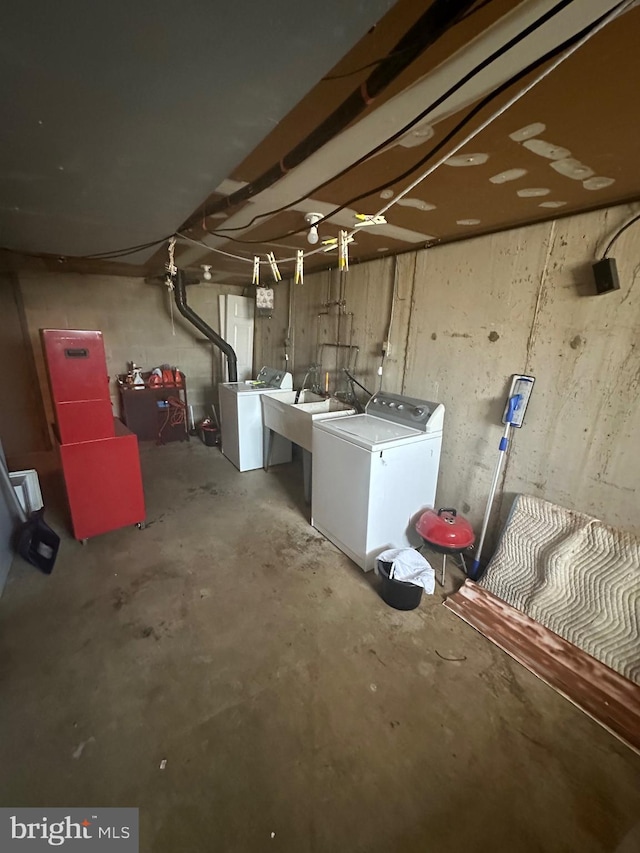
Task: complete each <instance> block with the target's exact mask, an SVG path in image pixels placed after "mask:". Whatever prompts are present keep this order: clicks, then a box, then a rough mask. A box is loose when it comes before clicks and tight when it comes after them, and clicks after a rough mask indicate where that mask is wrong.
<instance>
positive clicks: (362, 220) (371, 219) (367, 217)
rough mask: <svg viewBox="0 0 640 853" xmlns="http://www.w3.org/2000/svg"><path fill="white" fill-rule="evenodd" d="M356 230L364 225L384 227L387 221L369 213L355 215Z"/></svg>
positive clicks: (382, 217) (380, 216)
mask: <svg viewBox="0 0 640 853" xmlns="http://www.w3.org/2000/svg"><path fill="white" fill-rule="evenodd" d="M356 219H357V220H359V221H358V222H356V224H355V227H356V228H362V227H363V226H364V225H386V222H387V220H386V219H385V217H384V216H382V215H381V214H379V215H377V216H373V215H372V214H369V213H356Z"/></svg>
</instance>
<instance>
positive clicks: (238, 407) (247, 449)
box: [219, 367, 296, 471]
mask: <svg viewBox="0 0 640 853" xmlns="http://www.w3.org/2000/svg"><path fill="white" fill-rule="evenodd" d="M291 388H293V379H292V376H291V374H290V373H287V372H285V371H284V370H278V369H277V368H275V367H263V368H262V369H261V370H260V372H259V373H258V376H257V377H256V379H255V380H253V381H250V382H225V383H224V384H222V385H220V386H219V399H220V420H221V422H222V424H221V425H222V453H223V455H224V456H226V457H227V459H229V461H230V462H232V463H233V464H234V465H235V466H236V468H237V469H238V470H239V471H254V470H255V469H256V468H262V466H263V465H264V452H263V448H264V430H263V428H262V406H261V405H260V399H261V398H264V395H266V394H275V395H276V396H277V395H280V396H282V395H285V396H291V395H293V396H295V393H296V392H295V391H291V390H290V389H291ZM271 462H272V464H274V465H277V464H280V463H283V462H291V443H290V442H289V441H285V439H283V438H278V439H277V440H276V442H275V444H274V446H273V447H272V459H271Z"/></svg>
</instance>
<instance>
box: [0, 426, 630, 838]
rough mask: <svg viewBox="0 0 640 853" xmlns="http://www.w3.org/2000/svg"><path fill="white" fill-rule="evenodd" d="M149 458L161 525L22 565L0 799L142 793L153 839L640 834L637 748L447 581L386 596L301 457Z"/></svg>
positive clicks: (15, 573) (4, 615)
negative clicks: (306, 483)
mask: <svg viewBox="0 0 640 853" xmlns="http://www.w3.org/2000/svg"><path fill="white" fill-rule="evenodd" d="M142 460H143V469H144V478H145V487H146V496H147V506H148V520H149V522H150V525H149V527H148V528H147V529H146V530H144V531H138V530H136V529H134V528H131V529H126V530H121V531H117V532H114V533H110V534H107V535H105V536H102V537H99V538H97V539H94V540H92V541H91V542H89V544H88V545H87V546H85V547H82V546H81V545H79V544H78V543H76V542H74V541H73V540H72V539H71V538H70V537H69V536H68V535H66V536H65V539H64V541H63V544H62V547H61V551H60V556H59V559H58V564H57V566H56V568H55V571H54V573H53V575H52V576H51V577H45V576H42V575H39V574H38V573H37V572H36V571H35V570H34V569H31V568H30V567H28V566H26V565H25V564H23V563H21V562H20V561H18V560H17V561H16V563H15V564H14V568H13V570H12V573H11V576H10V579H9V583H8V585H7V588H6V590H5V593H4V596H3V598H2V599H1V600H0V619H1V622H2V644H1V646H0V672H1V677H2V688H1V689H2V693H1V700H0V701H1V711H0V728H1V731H2V743H1V746H0V759H1V761H0V767H1V771H0V776H1V779H0V802H1V804H2V805H14V806H18V805H21V806H74V805H83V806H88V805H93V806H110V805H126V806H138V807H139V808H140V814H141V832H142V842H141V850H142V851H144V852H145V853H146V851H153V853H169V851H172V853H173V852H174V851H188V853H191V851H194V853H195V851H225V853H227V851H240V852H241V853H245V851H247V853H253V851H265V850H266V851H269V850H272V851H291V853H305V851H319V853H320V851H321V853H325V851H349V853H360V851H362V853H377V851H385V853H387V851H403V853H412V851H416V853H417V851H420V853H424V851H436V853H441V851H442V853H446V851H456V852H457V851H498V850H500V851H502V850H509V851H545V853H546V851H554V853H555V851H571V853H573V851H580V853H589V851H614V850H620V851H622V850H625V851H626V850H637V849H639V848H638V847H636V846H634V844H633V841H632V837H633V838H634V839H636V841H637V836H636V835H635V833H636V832H637V826H636V829H635V830H634V826H635V825H636V822H637V821H638V818H639V816H640V785H639V784H638V783H639V781H640V758H638V756H636V755H635V754H633V753H632V752H631V751H630V750H629V749H627V748H626V747H625V746H623V745H622V744H620V743H619V742H618V741H617V740H615V739H614V738H613V737H612V736H611V735H609V734H608V733H607V732H606V731H604V730H603V729H601V728H600V727H599V726H598V725H597V724H596V723H594V722H593V721H592V720H590V719H589V718H588V717H586V716H585V715H584V714H582V713H581V712H580V711H578V710H577V709H576V708H574V707H573V706H572V705H571V704H570V703H569V702H567V701H566V700H565V699H563V698H562V697H560V696H559V695H557V694H556V693H554V691H553V690H551V689H550V688H548V687H547V686H545V685H544V684H542V683H541V682H540V681H538V680H537V679H536V678H535V677H534V676H533V675H531V674H530V673H529V672H527V670H525V669H524V668H522V667H521V666H519V665H518V664H517V663H515V662H514V661H512V660H511V659H510V658H509V657H508V656H507V655H506V654H504V653H503V652H501V651H500V650H499V649H497V648H496V647H495V646H493V645H492V644H491V643H490V642H488V641H487V640H485V639H484V638H483V637H482V636H480V635H479V634H477V633H476V632H475V631H473V630H472V629H471V628H469V627H468V626H467V625H465V624H464V623H463V622H461V621H460V620H458V619H457V618H456V617H455V616H454V615H453V614H451V613H449V612H448V611H447V610H446V609H445V608H443V607H442V606H441V602H442V599H443V593H442V590H441V589H440V587H437V590H436V594H435V595H434V596H431V597H429V598H428V600H425V601H423V604H422V605H421V607H420V608H419V609H418V610H416V611H413V612H410V613H400V612H397V611H394V610H392V609H390V608H389V607H387V606H386V605H385V604H384V603H383V602H382V601H381V600H380V598H379V597H378V595H377V593H376V590H375V584H374V579H373V578H372V577H371V576H369V575H367V576H365V575H364V574H363V573H362V572H361V571H360V569H358V568H357V567H356V566H354V565H353V564H352V563H351V562H350V561H349V560H348V559H347V558H346V557H344V556H343V555H342V554H341V553H340V552H339V551H337V550H336V549H335V548H334V547H333V546H332V545H331V544H330V543H328V542H327V541H326V540H324V539H323V538H322V537H321V536H320V535H319V534H317V533H316V532H315V531H314V530H313V529H312V528H311V527H310V526H309V524H308V522H307V519H306V510H305V508H304V505H303V502H302V486H301V472H300V471H299V470H298V469H297V468H296V467H295V466H293V465H292V466H282V467H281V468H279V469H274V470H273V471H272V472H271V473H269V474H265V473H264V472H263V471H255V472H249V473H245V474H239V473H238V472H237V471H236V470H235V469H234V468H233V467H232V466H231V465H230V463H228V462H227V461H226V460H225V459H224V458H223V457H222V456H221V455H220V453H219V452H218V450H217V449H211V448H206V447H204V446H203V445H201V444H200V443H198V442H197V441H192V442H191V444H190V445H189V446H187V445H180V444H178V445H176V444H174V445H170V446H167V447H163V448H156V447H149V446H147V447H145V448H144V449H143V452H142ZM45 494H48V495H49V508H48V517H49V519H50V520H53V521H54V523H55V524H56V525H58V526H60V525H64V523H65V522H64V517H63V515H59V514H57V513H59V511H60V510H59V506H62V504H58V502H57V501H58V499H59V498H60V490H59V489H58V488H56V482H55V481H53V480H52V481H45ZM434 562H435V560H434ZM456 580H459V576H458V577H457V578H456V577H455V576H452V578H451V581H450V589H452V588H453V585H454V583H455V582H456ZM445 658H463V660H461V661H449V660H446V659H445ZM163 759H166V761H167V765H166V769H164V770H161V769H160V762H161V761H162V760H163ZM272 833H275V836H274V837H272ZM629 833H631V836H630V835H629ZM625 838H626V841H625V840H624V839H625Z"/></svg>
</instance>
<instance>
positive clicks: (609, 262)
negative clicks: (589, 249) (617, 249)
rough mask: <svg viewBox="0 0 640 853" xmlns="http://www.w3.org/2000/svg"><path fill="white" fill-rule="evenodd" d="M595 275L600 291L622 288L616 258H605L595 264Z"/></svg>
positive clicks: (606, 291) (607, 291) (597, 287)
mask: <svg viewBox="0 0 640 853" xmlns="http://www.w3.org/2000/svg"><path fill="white" fill-rule="evenodd" d="M593 277H594V278H595V281H596V290H597V291H598V293H609V291H611V290H620V279H619V278H618V267H617V265H616V261H615V258H604V259H603V260H602V261H598V262H597V263H596V264H593Z"/></svg>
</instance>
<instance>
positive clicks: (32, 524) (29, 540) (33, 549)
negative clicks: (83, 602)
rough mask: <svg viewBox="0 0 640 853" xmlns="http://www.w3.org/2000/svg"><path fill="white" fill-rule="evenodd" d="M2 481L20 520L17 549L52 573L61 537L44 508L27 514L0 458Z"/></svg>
mask: <svg viewBox="0 0 640 853" xmlns="http://www.w3.org/2000/svg"><path fill="white" fill-rule="evenodd" d="M0 481H1V483H2V486H3V491H4V492H5V494H6V496H7V500H8V501H9V504H10V505H11V506H12V507H13V509H14V510H15V514H16V515H17V516H18V520H19V521H20V527H19V529H18V531H17V533H16V540H15V545H16V550H17V551H18V553H19V554H20V556H21V557H22V558H23V559H25V560H26V561H27V562H28V563H31V565H32V566H35V567H36V568H37V569H40V571H41V572H44V573H45V574H46V575H50V574H51V572H52V571H53V567H54V565H55V562H56V557H57V556H58V548H59V547H60V537H59V536H58V534H57V533H55V532H54V531H53V530H52V529H51V528H50V527H49V525H48V524H46V522H45V520H44V518H43V513H44V509H39V510H38V511H37V512H33V513H31V515H29V516H27V514H26V512H25V511H24V509H23V508H22V504H21V503H20V501H19V500H18V496H17V495H16V493H15V491H14V490H13V485H12V484H11V480H10V478H9V474H8V472H7V469H6V468H5V466H4V464H3V463H2V460H0Z"/></svg>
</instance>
